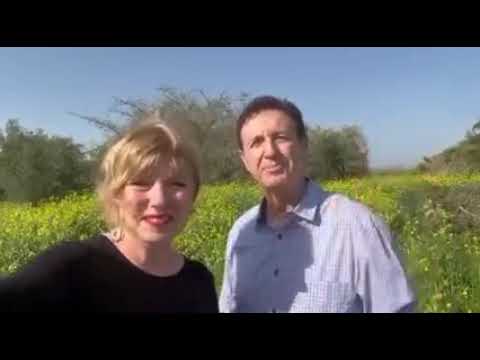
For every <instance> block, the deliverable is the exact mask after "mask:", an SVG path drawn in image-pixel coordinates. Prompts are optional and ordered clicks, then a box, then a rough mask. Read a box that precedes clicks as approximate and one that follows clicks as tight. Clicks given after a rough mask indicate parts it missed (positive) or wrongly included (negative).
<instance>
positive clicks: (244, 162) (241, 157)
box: [238, 150, 248, 171]
mask: <svg viewBox="0 0 480 360" xmlns="http://www.w3.org/2000/svg"><path fill="white" fill-rule="evenodd" d="M238 155H239V156H240V159H241V160H242V164H243V167H244V168H245V170H247V171H248V166H247V161H246V160H245V153H244V152H243V151H242V150H238Z"/></svg>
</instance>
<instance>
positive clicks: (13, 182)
mask: <svg viewBox="0 0 480 360" xmlns="http://www.w3.org/2000/svg"><path fill="white" fill-rule="evenodd" d="M89 182H90V164H89V163H88V161H87V160H86V159H85V157H84V154H83V153H82V146H81V145H78V144H75V143H73V141H72V140H71V139H70V138H63V137H58V136H53V137H50V136H48V135H46V134H45V133H44V132H43V131H42V130H36V131H28V130H26V129H23V128H21V126H20V124H19V122H18V120H9V121H8V122H7V124H6V127H5V135H3V134H0V184H2V190H3V191H0V196H2V194H3V197H4V198H5V199H6V200H9V201H32V202H38V201H39V200H41V199H44V198H47V197H49V196H63V195H65V194H66V193H67V192H68V191H77V190H80V189H83V188H85V187H87V186H88V184H89Z"/></svg>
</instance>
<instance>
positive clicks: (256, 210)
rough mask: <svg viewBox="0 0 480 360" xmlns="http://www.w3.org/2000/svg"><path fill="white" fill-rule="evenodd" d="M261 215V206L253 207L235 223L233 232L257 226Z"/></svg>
mask: <svg viewBox="0 0 480 360" xmlns="http://www.w3.org/2000/svg"><path fill="white" fill-rule="evenodd" d="M259 215H260V204H257V205H255V206H252V207H251V208H250V209H248V210H247V211H245V212H244V213H243V214H242V215H240V216H239V217H238V219H237V220H235V222H234V223H233V226H232V230H240V229H244V228H247V227H251V226H253V225H255V224H256V222H257V220H258V217H259Z"/></svg>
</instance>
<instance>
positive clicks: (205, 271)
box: [184, 257, 213, 280]
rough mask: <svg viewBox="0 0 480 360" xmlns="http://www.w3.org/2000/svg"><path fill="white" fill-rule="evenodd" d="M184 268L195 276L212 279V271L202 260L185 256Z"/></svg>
mask: <svg viewBox="0 0 480 360" xmlns="http://www.w3.org/2000/svg"><path fill="white" fill-rule="evenodd" d="M184 270H185V272H186V273H189V274H193V275H195V276H197V277H202V278H206V279H208V280H210V279H213V274H212V272H211V271H210V270H209V268H208V267H207V266H206V265H205V264H204V263H203V262H201V261H199V260H195V259H192V258H189V257H185V267H184Z"/></svg>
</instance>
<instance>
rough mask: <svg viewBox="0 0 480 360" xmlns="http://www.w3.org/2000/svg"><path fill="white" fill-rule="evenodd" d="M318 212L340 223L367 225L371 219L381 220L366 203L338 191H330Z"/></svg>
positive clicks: (370, 222) (374, 220)
mask: <svg viewBox="0 0 480 360" xmlns="http://www.w3.org/2000/svg"><path fill="white" fill-rule="evenodd" d="M320 213H321V214H322V215H323V216H329V217H331V218H334V219H335V220H336V221H337V222H340V223H348V224H357V225H363V226H368V225H370V224H372V221H373V222H377V221H381V219H380V217H379V215H378V214H376V213H375V211H374V210H372V209H371V208H370V207H369V206H368V205H366V204H364V203H362V202H360V201H358V200H355V199H352V198H350V197H348V196H346V195H344V194H340V193H332V194H331V195H330V196H329V197H328V199H327V200H326V201H325V202H324V204H323V205H322V207H321V209H320Z"/></svg>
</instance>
